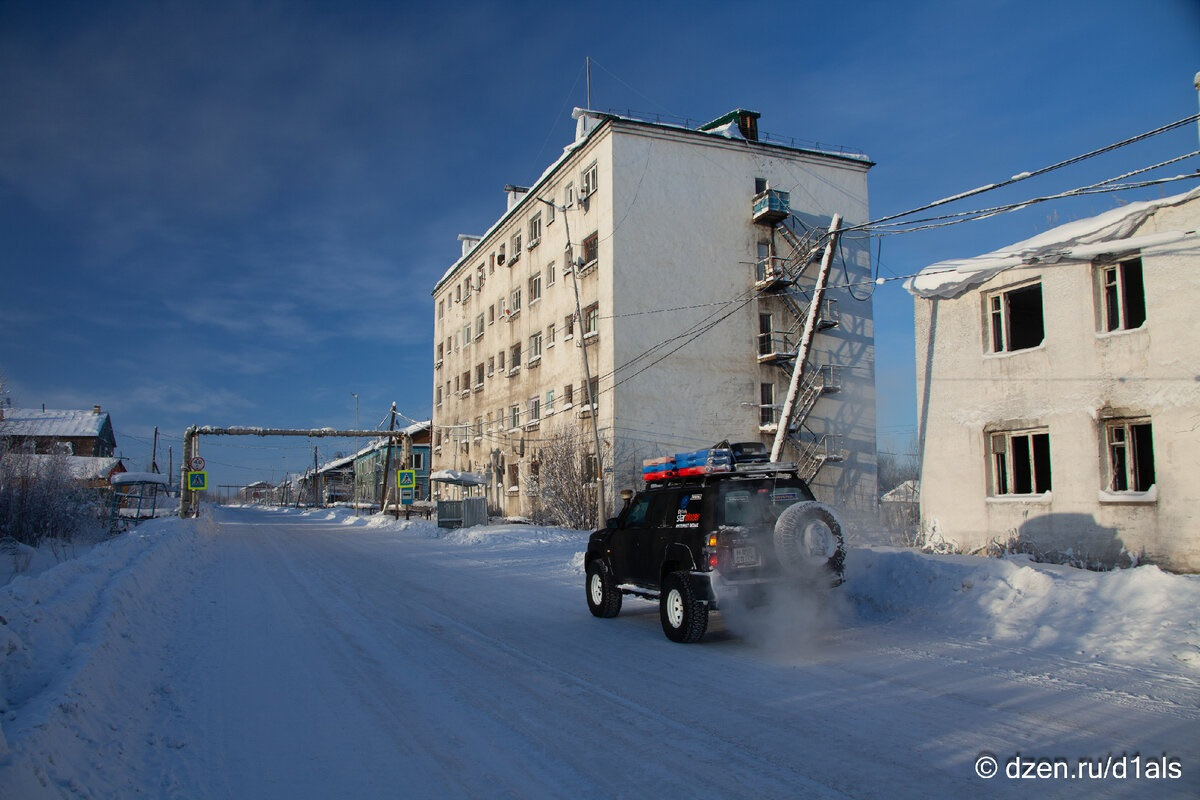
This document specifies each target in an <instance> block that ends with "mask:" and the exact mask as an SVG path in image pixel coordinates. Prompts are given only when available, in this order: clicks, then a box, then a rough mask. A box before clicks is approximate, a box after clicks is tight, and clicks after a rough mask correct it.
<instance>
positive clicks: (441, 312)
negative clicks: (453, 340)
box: [438, 299, 446, 319]
mask: <svg viewBox="0 0 1200 800" xmlns="http://www.w3.org/2000/svg"><path fill="white" fill-rule="evenodd" d="M445 316H446V301H445V299H442V300H438V319H442V318H443V317H445Z"/></svg>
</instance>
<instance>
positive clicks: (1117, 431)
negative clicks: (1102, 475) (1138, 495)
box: [1104, 419, 1154, 492]
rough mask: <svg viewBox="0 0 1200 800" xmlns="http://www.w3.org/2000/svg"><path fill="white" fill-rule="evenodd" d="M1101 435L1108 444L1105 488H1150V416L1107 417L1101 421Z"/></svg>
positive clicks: (1129, 489) (1126, 490) (1151, 469)
mask: <svg viewBox="0 0 1200 800" xmlns="http://www.w3.org/2000/svg"><path fill="white" fill-rule="evenodd" d="M1104 439H1105V442H1106V443H1107V447H1108V459H1107V461H1108V474H1107V476H1106V477H1107V480H1106V483H1107V489H1108V491H1110V492H1147V491H1149V490H1150V487H1151V486H1153V485H1154V439H1153V436H1152V434H1151V430H1150V420H1148V419H1137V420H1129V419H1119V420H1110V421H1109V422H1106V423H1105V424H1104Z"/></svg>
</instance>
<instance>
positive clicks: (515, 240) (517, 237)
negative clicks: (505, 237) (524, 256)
mask: <svg viewBox="0 0 1200 800" xmlns="http://www.w3.org/2000/svg"><path fill="white" fill-rule="evenodd" d="M509 241H510V242H511V243H512V255H510V256H509V257H508V263H509V266H512V265H513V264H515V263H516V262H517V259H518V258H520V257H521V232H520V231H517V232H516V233H514V234H513V235H512V239H510V240H509Z"/></svg>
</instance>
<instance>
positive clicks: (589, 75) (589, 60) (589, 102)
mask: <svg viewBox="0 0 1200 800" xmlns="http://www.w3.org/2000/svg"><path fill="white" fill-rule="evenodd" d="M584 60H585V63H586V65H587V66H586V68H587V107H588V111H591V110H592V57H591V56H584ZM1197 77H1200V75H1198V76H1197Z"/></svg>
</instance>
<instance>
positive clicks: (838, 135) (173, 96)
mask: <svg viewBox="0 0 1200 800" xmlns="http://www.w3.org/2000/svg"><path fill="white" fill-rule="evenodd" d="M586 56H590V57H591V58H592V59H593V68H592V105H593V107H594V108H597V109H599V110H615V111H621V112H623V111H625V110H630V111H633V112H639V113H643V114H647V113H648V114H664V115H673V116H677V117H684V118H690V119H692V120H695V121H697V122H702V121H707V120H709V119H713V118H715V117H717V116H719V115H721V114H723V113H724V112H726V111H729V110H730V109H733V108H737V107H745V108H753V109H755V110H757V111H759V112H761V113H762V119H761V120H760V129H761V130H763V131H766V132H770V133H774V134H779V135H786V136H794V137H797V138H799V139H804V140H809V141H816V142H821V143H828V144H838V145H844V146H847V147H852V148H857V149H859V150H862V151H865V152H866V153H867V154H868V155H869V156H870V157H871V158H872V159H873V160H874V161H875V162H876V163H877V166H876V167H875V168H874V169H872V171H871V173H870V178H869V180H870V204H871V212H872V216H873V217H875V218H878V217H881V216H884V215H887V214H891V213H895V212H898V211H903V210H907V209H910V208H913V207H916V206H919V205H921V204H923V203H925V202H927V201H930V200H933V199H937V198H940V197H944V196H947V195H951V194H954V193H956V192H959V191H962V190H965V189H968V188H972V187H975V186H979V185H982V184H986V183H990V182H993V181H998V180H1003V179H1005V178H1008V177H1009V176H1010V175H1013V174H1015V173H1019V172H1022V171H1026V170H1033V169H1036V168H1038V167H1041V166H1045V165H1048V164H1051V163H1055V162H1057V161H1059V160H1061V159H1064V158H1068V157H1070V156H1074V155H1077V154H1080V153H1083V152H1086V151H1089V150H1092V149H1095V148H1097V147H1101V146H1104V145H1107V144H1110V143H1112V142H1116V141H1118V140H1121V139H1124V138H1126V137H1129V136H1132V135H1135V134H1138V133H1141V132H1143V131H1146V130H1150V129H1152V128H1155V127H1157V126H1159V125H1162V124H1165V123H1167V122H1171V121H1174V120H1177V119H1181V118H1183V117H1186V116H1188V115H1190V114H1193V113H1195V112H1196V110H1197V95H1196V91H1195V89H1194V88H1193V86H1192V79H1193V76H1194V75H1195V73H1196V72H1197V71H1198V70H1200V2H1197V0H1143V2H1107V1H1105V0H1086V1H1084V0H1058V1H1057V2H1051V3H1047V2H1027V0H980V1H979V2H961V0H960V2H929V1H926V2H921V1H920V0H917V1H915V2H907V3H895V2H862V3H857V4H853V6H852V7H851V6H842V7H836V6H831V5H829V4H828V3H816V2H806V1H805V2H793V3H787V4H778V3H777V4H772V5H771V6H770V7H769V8H768V7H766V6H753V5H750V4H733V3H706V2H690V3H672V2H664V3H648V4H647V3H623V2H606V3H593V4H577V3H523V2H513V3H473V2H460V3H455V4H447V5H444V6H443V5H441V4H428V3H421V4H417V3H404V2H396V3H385V2H361V3H355V2H339V3H302V2H278V3H226V2H219V1H218V2H206V3H198V2H192V3H187V2H177V3H172V2H166V3H141V2H110V3H89V2H22V0H9V1H8V2H5V3H3V4H0V108H3V109H5V110H4V122H3V124H0V241H3V247H0V287H3V289H2V291H0V375H3V376H4V377H5V378H6V380H7V384H8V388H9V394H10V397H11V400H12V402H13V404H14V405H17V406H25V407H39V406H41V405H42V404H45V405H46V406H47V407H50V408H88V407H91V406H92V405H93V404H95V403H99V404H101V405H103V406H104V408H105V409H107V410H109V411H110V412H111V413H112V418H113V424H114V427H115V429H116V434H117V439H118V444H119V446H120V450H121V452H122V454H123V455H125V456H128V457H130V466H131V467H132V468H135V469H140V468H143V467H144V466H145V465H146V464H147V463H148V461H149V457H150V441H151V438H152V435H153V430H154V428H155V426H158V427H159V428H160V430H161V434H162V437H163V439H162V446H161V449H160V459H159V460H160V463H161V464H163V465H164V467H165V464H166V457H165V455H163V454H164V453H165V450H166V448H167V447H170V446H174V448H175V450H174V452H175V457H176V460H177V459H178V454H179V450H180V440H181V438H182V434H183V431H184V429H185V428H186V427H187V426H188V425H190V424H211V425H261V426H273V427H298V428H310V427H325V426H334V427H352V426H353V424H354V421H355V402H356V401H355V398H354V397H352V393H357V394H358V395H359V400H358V408H359V410H358V414H359V418H360V421H361V423H362V426H363V427H367V428H373V427H375V426H376V424H377V423H379V421H380V420H382V419H383V418H384V417H385V415H386V412H387V409H388V408H389V406H390V404H391V403H392V402H393V401H395V402H396V403H397V405H398V407H399V409H400V410H401V412H402V413H404V414H406V415H407V416H409V417H412V418H427V417H428V416H429V414H430V406H431V390H430V384H431V363H430V362H431V350H432V344H431V342H432V313H431V311H432V305H431V299H430V294H429V293H430V291H431V289H432V287H433V285H434V283H435V282H436V280H437V279H438V277H440V276H441V274H442V273H443V272H444V271H445V270H446V268H447V267H448V266H449V265H450V264H451V263H452V262H453V261H454V260H455V259H456V258H457V257H458V255H459V244H458V242H457V240H456V236H457V235H458V234H459V233H479V232H482V231H483V230H485V229H486V228H487V227H488V226H489V225H490V224H491V223H492V222H493V221H494V220H495V219H496V218H497V216H498V215H499V214H500V213H501V212H502V211H503V208H504V195H503V192H502V187H503V186H504V184H506V183H518V184H526V185H528V184H529V183H530V182H531V181H533V180H534V179H536V177H537V176H538V175H539V174H541V172H542V170H543V169H544V168H545V166H546V165H547V164H549V163H550V162H551V161H552V160H553V159H554V158H555V157H556V156H557V154H558V153H559V152H561V148H562V146H563V145H564V144H566V143H567V142H568V141H569V140H570V138H571V136H572V135H573V123H572V122H571V120H570V112H571V108H572V107H573V106H577V105H579V106H581V105H584V104H585V98H586V94H585V92H586V88H585V81H584V59H585V57H586ZM1197 138H1198V137H1197V128H1196V126H1195V125H1191V126H1188V127H1186V128H1183V129H1180V130H1176V131H1174V132H1172V133H1170V134H1165V135H1163V136H1159V137H1155V138H1154V139H1153V140H1150V141H1148V142H1145V143H1142V144H1139V145H1136V146H1131V147H1129V148H1124V149H1122V150H1120V151H1117V152H1116V153H1113V154H1109V155H1107V156H1104V157H1102V158H1097V159H1092V160H1089V161H1087V162H1085V163H1084V164H1080V165H1078V166H1076V167H1073V168H1071V169H1068V170H1063V171H1061V172H1055V173H1052V174H1051V175H1048V176H1045V177H1043V178H1038V179H1035V180H1033V181H1028V182H1025V183H1022V184H1019V185H1018V186H1014V187H1012V188H1011V189H1008V190H1005V191H1003V192H995V193H989V194H987V195H983V196H982V197H980V198H975V199H974V200H968V201H965V202H964V203H960V204H957V205H956V206H954V207H953V209H954V210H958V209H965V208H977V207H981V206H988V205H994V204H998V203H1001V202H1006V201H1011V200H1015V199H1020V198H1024V197H1030V196H1034V195H1041V194H1050V193H1054V192H1058V191H1062V190H1064V189H1068V188H1071V187H1074V186H1079V185H1082V184H1085V183H1089V182H1091V181H1094V180H1097V179H1099V178H1103V177H1109V176H1112V175H1116V174H1119V173H1122V172H1125V171H1128V170H1131V169H1135V168H1138V167H1142V166H1146V165H1149V164H1153V163H1157V162H1159V161H1162V160H1164V159H1166V158H1169V157H1173V156H1177V155H1182V154H1184V153H1187V152H1190V151H1193V150H1196V149H1197V146H1198V141H1197ZM1197 168H1200V163H1198V162H1197V159H1195V158H1193V159H1191V160H1189V161H1186V162H1183V163H1182V164H1176V165H1174V166H1172V167H1170V168H1167V169H1165V170H1160V171H1159V172H1157V173H1155V174H1156V175H1167V174H1172V175H1173V174H1179V173H1183V172H1195V171H1196V169H1197ZM1194 185H1195V181H1185V182H1179V183H1175V184H1169V185H1167V186H1166V187H1155V188H1150V189H1143V190H1137V191H1130V192H1124V193H1121V194H1117V195H1108V194H1106V195H1097V196H1092V197H1088V198H1078V199H1072V200H1064V201H1057V202H1052V203H1045V204H1041V205H1038V206H1035V207H1033V208H1031V209H1028V210H1026V211H1023V212H1019V213H1013V214H1006V215H1003V216H1000V217H995V218H992V219H988V220H983V221H978V222H972V223H968V224H963V225H957V226H953V227H947V228H940V229H937V230H933V231H928V232H923V233H912V234H907V235H899V236H886V237H883V238H882V239H881V240H879V241H876V242H874V243H873V246H872V251H873V252H877V253H878V254H879V255H880V259H879V269H880V275H881V276H882V277H885V278H892V277H897V276H903V275H908V274H911V273H913V272H915V271H917V270H919V269H920V268H921V267H923V266H925V265H927V264H929V263H932V262H934V261H937V260H940V259H943V258H949V257H954V256H962V255H971V254H975V253H978V252H983V251H987V250H990V249H993V248H996V247H999V246H1002V245H1004V244H1008V243H1011V242H1014V241H1017V240H1020V239H1024V238H1027V237H1028V236H1031V235H1033V234H1035V233H1037V232H1039V231H1042V230H1045V229H1046V228H1048V227H1051V226H1053V225H1054V224H1057V223H1061V222H1065V221H1068V220H1071V219H1077V218H1079V217H1084V216H1089V215H1091V214H1094V213H1098V212H1100V211H1103V210H1106V209H1108V208H1111V207H1113V205H1114V204H1116V203H1120V202H1127V201H1129V200H1135V199H1142V198H1144V197H1148V196H1158V195H1161V194H1174V193H1177V192H1180V191H1186V190H1187V189H1189V188H1191V187H1193V186H1194ZM875 314H876V346H877V373H878V379H877V380H878V388H879V428H880V435H881V444H882V446H883V449H887V450H895V449H901V450H902V449H905V448H906V447H907V442H908V441H909V440H910V439H911V438H912V437H913V436H914V434H915V428H916V424H915V413H916V412H915V405H916V403H915V388H914V377H913V370H914V366H913V361H914V359H913V334H912V299H911V297H910V296H909V295H908V294H907V293H906V292H905V291H904V290H903V288H902V286H901V285H900V281H898V280H893V281H890V282H888V283H886V284H885V285H883V286H881V287H879V288H878V289H877V291H876V294H875ZM314 445H315V446H318V447H319V448H320V452H321V458H322V459H324V458H325V457H326V455H332V453H333V452H334V451H336V450H348V449H349V448H350V447H352V445H353V443H352V442H338V441H333V440H313V441H307V440H304V439H269V440H258V439H254V440H249V439H239V440H220V439H206V440H205V441H204V444H203V448H204V454H205V456H206V457H207V458H208V460H209V465H210V472H211V473H212V475H211V479H210V480H211V482H213V483H219V484H242V483H248V482H250V481H253V480H258V479H262V478H265V479H278V478H279V477H280V476H281V474H282V473H283V472H285V471H295V470H297V469H302V468H303V467H304V465H306V464H309V463H311V461H312V447H313V446H314Z"/></svg>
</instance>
